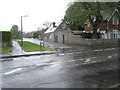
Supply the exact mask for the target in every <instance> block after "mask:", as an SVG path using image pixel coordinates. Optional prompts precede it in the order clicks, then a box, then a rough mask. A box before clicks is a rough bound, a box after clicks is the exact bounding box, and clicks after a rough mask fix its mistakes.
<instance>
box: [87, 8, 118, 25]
mask: <svg viewBox="0 0 120 90" xmlns="http://www.w3.org/2000/svg"><path fill="white" fill-rule="evenodd" d="M116 11H117V12H118V14H120V13H119V11H118V9H114V8H110V9H107V10H103V11H101V12H100V13H101V15H102V17H103V20H104V21H108V20H109V19H110V18H111V17H112V16H113V14H114V13H115V12H116ZM88 23H90V22H89V20H87V21H86V22H85V24H88Z"/></svg>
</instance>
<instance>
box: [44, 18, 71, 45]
mask: <svg viewBox="0 0 120 90" xmlns="http://www.w3.org/2000/svg"><path fill="white" fill-rule="evenodd" d="M44 34H45V37H44V40H45V41H51V42H55V43H62V44H69V43H71V36H72V31H71V29H70V28H69V26H68V25H67V23H66V22H65V21H64V20H63V21H61V22H59V23H55V22H53V23H52V24H51V26H50V27H49V28H48V29H47V30H46V32H45V33H44Z"/></svg>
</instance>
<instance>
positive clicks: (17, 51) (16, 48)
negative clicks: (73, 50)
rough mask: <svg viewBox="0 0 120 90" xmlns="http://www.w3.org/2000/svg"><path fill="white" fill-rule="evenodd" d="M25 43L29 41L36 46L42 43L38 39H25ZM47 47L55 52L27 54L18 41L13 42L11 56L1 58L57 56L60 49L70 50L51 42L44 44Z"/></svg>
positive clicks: (4, 55)
mask: <svg viewBox="0 0 120 90" xmlns="http://www.w3.org/2000/svg"><path fill="white" fill-rule="evenodd" d="M23 40H24V41H29V42H32V43H35V44H39V45H40V42H43V41H40V40H38V39H28V38H24V39H23ZM44 44H45V46H47V47H51V48H54V49H55V50H54V51H34V52H25V51H24V50H22V48H21V47H20V45H19V44H18V43H17V41H12V45H13V47H12V51H11V52H10V53H9V54H2V55H1V56H0V57H1V58H13V57H21V56H31V55H45V54H55V53H58V52H60V51H59V50H58V48H70V47H68V46H66V45H64V44H57V43H50V42H44Z"/></svg>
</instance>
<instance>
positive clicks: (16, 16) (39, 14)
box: [0, 0, 69, 32]
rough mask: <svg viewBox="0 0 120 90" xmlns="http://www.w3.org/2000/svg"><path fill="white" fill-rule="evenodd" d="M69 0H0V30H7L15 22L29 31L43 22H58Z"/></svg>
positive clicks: (40, 25) (62, 16)
mask: <svg viewBox="0 0 120 90" xmlns="http://www.w3.org/2000/svg"><path fill="white" fill-rule="evenodd" d="M68 2H69V0H0V12H1V13H0V31H9V30H10V29H11V27H12V26H13V25H14V24H16V25H18V26H19V29H20V25H21V23H20V22H21V21H20V17H21V16H24V15H28V17H23V31H25V32H30V31H35V30H37V28H38V27H43V23H44V22H46V21H49V22H58V21H60V20H61V19H63V18H64V15H65V11H66V9H67V4H68Z"/></svg>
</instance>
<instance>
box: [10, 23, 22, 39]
mask: <svg viewBox="0 0 120 90" xmlns="http://www.w3.org/2000/svg"><path fill="white" fill-rule="evenodd" d="M18 29H19V27H18V26H17V25H13V26H12V28H11V30H10V31H11V32H12V35H13V38H14V39H19V38H20V35H21V34H20V31H19V30H18Z"/></svg>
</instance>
